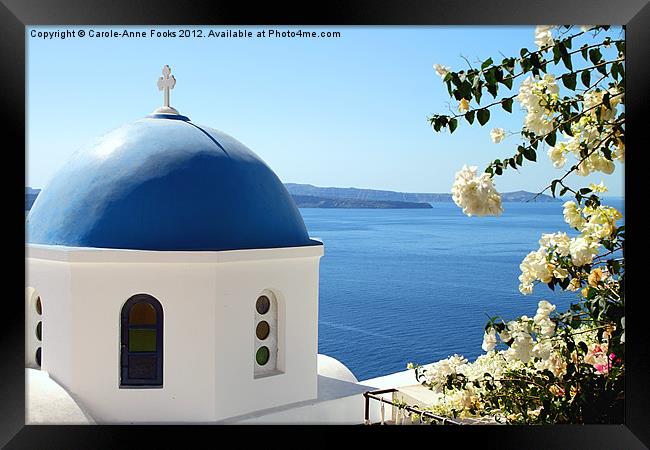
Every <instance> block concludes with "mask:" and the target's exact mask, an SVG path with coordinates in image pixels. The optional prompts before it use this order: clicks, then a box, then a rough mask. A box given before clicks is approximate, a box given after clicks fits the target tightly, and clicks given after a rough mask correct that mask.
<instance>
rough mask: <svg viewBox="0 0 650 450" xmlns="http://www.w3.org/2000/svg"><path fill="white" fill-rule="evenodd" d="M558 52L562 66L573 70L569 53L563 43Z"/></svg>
mask: <svg viewBox="0 0 650 450" xmlns="http://www.w3.org/2000/svg"><path fill="white" fill-rule="evenodd" d="M560 53H561V55H562V62H563V63H564V66H565V67H566V68H567V69H569V70H573V64H572V62H571V55H569V53H568V52H567V50H566V47H564V45H561V46H560Z"/></svg>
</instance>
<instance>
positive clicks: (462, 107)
mask: <svg viewBox="0 0 650 450" xmlns="http://www.w3.org/2000/svg"><path fill="white" fill-rule="evenodd" d="M458 111H460V112H461V113H464V112H466V111H469V100H467V99H466V98H463V99H461V100H460V104H459V105H458Z"/></svg>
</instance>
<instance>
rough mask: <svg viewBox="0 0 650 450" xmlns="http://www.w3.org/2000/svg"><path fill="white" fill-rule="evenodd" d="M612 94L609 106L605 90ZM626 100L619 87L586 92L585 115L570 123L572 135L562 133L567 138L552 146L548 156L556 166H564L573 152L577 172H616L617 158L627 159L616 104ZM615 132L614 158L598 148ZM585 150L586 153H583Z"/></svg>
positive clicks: (579, 173)
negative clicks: (605, 98) (615, 163)
mask: <svg viewBox="0 0 650 450" xmlns="http://www.w3.org/2000/svg"><path fill="white" fill-rule="evenodd" d="M606 93H607V94H608V96H609V100H608V103H609V107H607V106H606V105H605V104H604V96H605V94H606ZM622 101H623V93H622V92H621V91H620V90H619V89H618V88H617V87H611V88H609V89H608V90H607V91H605V90H604V89H597V90H594V91H589V92H587V93H585V95H584V97H583V114H584V115H583V116H581V117H580V119H579V120H576V121H574V122H573V123H572V124H571V136H569V135H567V134H566V133H565V132H564V133H563V135H564V137H565V139H566V140H565V141H563V142H559V143H558V144H556V145H554V146H552V147H549V149H548V156H549V158H550V159H551V161H552V162H553V166H554V167H556V168H558V169H559V168H562V167H564V165H565V164H566V162H567V158H566V156H567V155H568V154H572V155H573V156H574V157H575V159H576V160H578V161H580V163H579V164H578V165H577V168H576V173H577V174H578V175H580V176H587V175H589V174H590V173H592V172H603V173H606V174H611V173H612V172H614V161H616V160H619V161H620V162H624V160H625V144H624V142H623V139H621V136H620V131H619V130H618V129H616V128H615V127H614V122H615V118H616V115H617V106H618V105H619V104H620V103H621V102H622ZM611 135H614V138H615V139H614V141H615V145H614V146H613V148H612V151H611V157H610V158H611V159H610V158H608V157H606V156H605V154H604V152H602V151H595V150H596V149H599V148H601V147H603V144H605V142H606V141H607V140H608V137H609V136H611ZM585 152H586V155H587V156H586V157H585V156H584V155H585Z"/></svg>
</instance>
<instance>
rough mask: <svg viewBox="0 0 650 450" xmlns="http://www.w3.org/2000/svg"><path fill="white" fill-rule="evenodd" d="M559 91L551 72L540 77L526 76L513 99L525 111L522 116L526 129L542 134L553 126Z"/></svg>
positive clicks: (548, 131)
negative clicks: (524, 114) (524, 115)
mask: <svg viewBox="0 0 650 450" xmlns="http://www.w3.org/2000/svg"><path fill="white" fill-rule="evenodd" d="M559 92H560V87H559V86H558V85H557V83H556V82H555V76H554V75H552V74H546V75H544V77H543V78H541V79H540V78H539V77H535V78H533V77H528V78H526V79H525V80H524V81H523V82H522V83H521V85H520V86H519V94H518V95H517V97H516V98H515V99H516V100H517V101H518V102H519V103H521V106H522V107H523V108H524V109H525V110H526V112H527V114H526V117H525V118H524V128H525V129H526V130H528V131H531V132H533V133H535V134H536V135H537V136H543V135H545V134H548V133H550V132H551V131H552V130H553V129H554V128H555V124H554V121H553V114H554V112H555V105H556V104H557V101H558V100H559Z"/></svg>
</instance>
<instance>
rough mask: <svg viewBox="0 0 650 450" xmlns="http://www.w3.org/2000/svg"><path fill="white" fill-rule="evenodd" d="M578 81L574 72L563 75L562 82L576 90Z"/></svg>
mask: <svg viewBox="0 0 650 450" xmlns="http://www.w3.org/2000/svg"><path fill="white" fill-rule="evenodd" d="M576 82H577V80H576V74H575V73H574V72H571V73H565V74H564V75H562V83H564V85H565V86H566V87H567V88H568V89H571V90H575V88H576Z"/></svg>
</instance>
